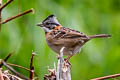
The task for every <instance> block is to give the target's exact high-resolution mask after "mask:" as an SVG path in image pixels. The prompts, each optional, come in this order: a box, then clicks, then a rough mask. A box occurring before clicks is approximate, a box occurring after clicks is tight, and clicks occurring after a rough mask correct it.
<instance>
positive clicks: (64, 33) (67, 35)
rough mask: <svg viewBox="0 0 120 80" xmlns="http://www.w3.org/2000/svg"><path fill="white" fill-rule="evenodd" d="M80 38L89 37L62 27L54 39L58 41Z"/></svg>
mask: <svg viewBox="0 0 120 80" xmlns="http://www.w3.org/2000/svg"><path fill="white" fill-rule="evenodd" d="M80 37H87V36H86V35H85V34H83V33H82V32H79V31H76V30H73V29H70V28H64V27H62V28H61V29H60V30H59V31H58V32H57V34H56V35H55V37H54V38H57V39H63V38H64V39H72V38H80Z"/></svg>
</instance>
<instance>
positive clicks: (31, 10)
mask: <svg viewBox="0 0 120 80" xmlns="http://www.w3.org/2000/svg"><path fill="white" fill-rule="evenodd" d="M30 12H34V11H33V9H29V10H27V11H25V12H23V13H19V14H17V15H16V16H13V17H10V18H8V19H6V20H4V21H2V22H0V24H5V23H7V22H9V21H11V20H13V19H15V18H18V17H20V16H23V15H25V14H28V13H30Z"/></svg>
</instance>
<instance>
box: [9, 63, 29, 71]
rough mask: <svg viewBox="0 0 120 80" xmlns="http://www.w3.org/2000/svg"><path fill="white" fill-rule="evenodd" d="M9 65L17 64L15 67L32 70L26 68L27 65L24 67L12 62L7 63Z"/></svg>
mask: <svg viewBox="0 0 120 80" xmlns="http://www.w3.org/2000/svg"><path fill="white" fill-rule="evenodd" d="M7 65H10V66H15V67H18V68H22V69H24V70H27V71H30V69H28V68H25V67H23V66H20V65H16V64H11V63H7Z"/></svg>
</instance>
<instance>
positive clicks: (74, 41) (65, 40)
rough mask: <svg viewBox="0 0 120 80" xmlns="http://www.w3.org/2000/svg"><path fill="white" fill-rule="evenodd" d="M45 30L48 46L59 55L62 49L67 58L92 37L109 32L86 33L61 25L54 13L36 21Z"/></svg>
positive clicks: (103, 35)
mask: <svg viewBox="0 0 120 80" xmlns="http://www.w3.org/2000/svg"><path fill="white" fill-rule="evenodd" d="M37 26H40V27H41V28H42V29H43V30H44V32H45V39H46V42H47V44H48V46H49V47H50V48H51V49H52V50H53V51H54V52H56V53H57V54H58V55H60V50H61V48H62V47H65V48H64V50H63V55H64V56H68V57H67V58H66V59H67V60H69V59H70V58H71V57H72V56H73V55H75V54H76V53H79V52H80V50H81V48H82V46H83V45H84V44H85V43H86V42H88V41H89V40H91V39H94V38H109V37H111V35H109V34H98V35H89V36H88V35H86V34H84V33H82V32H80V31H77V30H74V29H71V28H66V27H63V26H62V25H61V24H60V23H59V21H58V20H57V17H56V16H55V15H54V14H51V15H49V16H48V17H47V18H45V19H44V20H43V21H42V22H41V23H38V24H37Z"/></svg>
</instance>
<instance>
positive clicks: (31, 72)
mask: <svg viewBox="0 0 120 80" xmlns="http://www.w3.org/2000/svg"><path fill="white" fill-rule="evenodd" d="M34 55H35V53H34V52H32V57H31V61H30V80H33V77H34V66H33V57H34Z"/></svg>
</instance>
